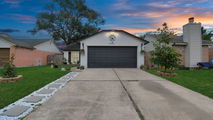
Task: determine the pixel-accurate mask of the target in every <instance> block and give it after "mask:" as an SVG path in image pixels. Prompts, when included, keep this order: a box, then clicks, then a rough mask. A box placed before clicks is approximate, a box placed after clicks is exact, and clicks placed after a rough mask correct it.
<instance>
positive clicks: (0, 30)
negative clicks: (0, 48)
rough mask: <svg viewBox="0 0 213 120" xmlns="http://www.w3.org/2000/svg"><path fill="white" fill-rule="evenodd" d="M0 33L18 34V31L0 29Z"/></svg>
mask: <svg viewBox="0 0 213 120" xmlns="http://www.w3.org/2000/svg"><path fill="white" fill-rule="evenodd" d="M0 32H3V33H13V32H20V30H17V29H10V28H8V29H0Z"/></svg>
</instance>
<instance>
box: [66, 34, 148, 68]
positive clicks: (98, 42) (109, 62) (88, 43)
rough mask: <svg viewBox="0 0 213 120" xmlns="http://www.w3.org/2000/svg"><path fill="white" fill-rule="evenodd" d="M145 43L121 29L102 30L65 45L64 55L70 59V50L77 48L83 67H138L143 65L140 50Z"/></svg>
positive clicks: (142, 56) (142, 55)
mask: <svg viewBox="0 0 213 120" xmlns="http://www.w3.org/2000/svg"><path fill="white" fill-rule="evenodd" d="M147 43H148V42H147V41H146V40H144V39H141V38H139V37H137V36H135V35H132V34H130V33H128V32H125V31H122V30H103V31H100V32H98V33H96V34H94V35H92V36H89V37H87V38H85V39H82V40H80V44H76V43H75V44H71V45H70V46H67V47H66V48H65V54H64V55H65V58H68V60H70V59H71V61H72V52H74V51H76V50H77V51H78V55H80V58H79V59H80V65H81V66H84V67H85V68H139V67H140V66H141V65H144V54H143V53H141V51H143V48H144V45H145V44H147ZM78 45H80V49H79V48H78V47H79V46H78ZM72 47H73V48H72ZM75 47H77V49H75ZM67 51H68V52H67ZM69 53H71V55H70V54H69ZM79 53H81V54H79ZM78 55H77V56H78ZM68 56H71V58H69V57H68Z"/></svg>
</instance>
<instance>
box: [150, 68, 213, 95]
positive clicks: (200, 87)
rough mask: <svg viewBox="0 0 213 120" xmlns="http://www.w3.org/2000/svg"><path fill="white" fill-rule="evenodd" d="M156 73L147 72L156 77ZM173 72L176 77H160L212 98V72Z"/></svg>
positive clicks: (154, 71) (152, 71) (153, 71)
mask: <svg viewBox="0 0 213 120" xmlns="http://www.w3.org/2000/svg"><path fill="white" fill-rule="evenodd" d="M156 71H157V70H147V72H149V73H152V74H155V75H157V74H156ZM174 72H175V73H177V74H178V75H177V76H176V77H168V76H161V77H163V78H165V79H167V80H170V81H172V82H174V83H177V84H178V85H181V86H184V87H186V88H189V89H191V90H193V91H196V92H199V93H201V94H203V95H205V96H208V97H210V98H213V70H175V71H174ZM158 76H159V75H158Z"/></svg>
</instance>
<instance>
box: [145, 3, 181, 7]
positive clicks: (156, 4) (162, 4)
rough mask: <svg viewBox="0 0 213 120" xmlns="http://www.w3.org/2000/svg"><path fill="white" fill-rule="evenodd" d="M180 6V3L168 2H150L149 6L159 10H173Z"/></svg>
mask: <svg viewBox="0 0 213 120" xmlns="http://www.w3.org/2000/svg"><path fill="white" fill-rule="evenodd" d="M178 4H180V2H178V1H167V2H159V1H158V2H156V1H155V2H150V3H148V4H147V5H148V6H150V7H157V8H171V7H174V6H176V5H178Z"/></svg>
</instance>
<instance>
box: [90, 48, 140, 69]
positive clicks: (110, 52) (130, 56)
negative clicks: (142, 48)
mask: <svg viewBox="0 0 213 120" xmlns="http://www.w3.org/2000/svg"><path fill="white" fill-rule="evenodd" d="M88 67H89V68H136V67H137V47H106V46H102V47H96V46H95V47H92V46H91V47H88Z"/></svg>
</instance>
